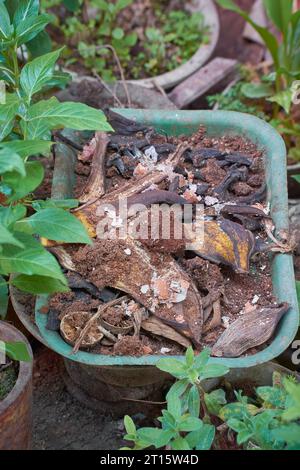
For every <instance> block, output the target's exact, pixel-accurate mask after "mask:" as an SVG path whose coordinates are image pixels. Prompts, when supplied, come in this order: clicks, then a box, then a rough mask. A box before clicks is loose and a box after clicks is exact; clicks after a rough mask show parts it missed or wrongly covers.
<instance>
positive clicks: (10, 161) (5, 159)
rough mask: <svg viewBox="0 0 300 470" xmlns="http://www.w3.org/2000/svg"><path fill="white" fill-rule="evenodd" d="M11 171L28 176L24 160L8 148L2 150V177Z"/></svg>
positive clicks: (0, 166) (0, 173)
mask: <svg viewBox="0 0 300 470" xmlns="http://www.w3.org/2000/svg"><path fill="white" fill-rule="evenodd" d="M0 145H1V144H0ZM9 171H16V172H17V173H19V174H20V175H21V176H25V175H26V171H25V165H24V162H23V160H22V158H21V157H20V156H19V155H18V154H17V153H15V152H11V151H10V150H8V149H7V148H0V175H3V174H4V173H7V172H9Z"/></svg>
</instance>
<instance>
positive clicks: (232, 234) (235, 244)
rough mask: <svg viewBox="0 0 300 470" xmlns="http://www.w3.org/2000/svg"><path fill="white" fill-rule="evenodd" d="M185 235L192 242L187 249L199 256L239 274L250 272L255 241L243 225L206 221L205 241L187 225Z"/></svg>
mask: <svg viewBox="0 0 300 470" xmlns="http://www.w3.org/2000/svg"><path fill="white" fill-rule="evenodd" d="M185 233H186V237H187V238H188V239H189V240H190V243H189V244H188V246H187V248H188V249H189V250H193V251H195V253H196V254H197V255H199V256H201V257H202V258H204V259H208V260H209V261H212V262H214V263H217V264H220V263H221V264H225V265H228V266H230V267H231V268H232V269H234V270H235V271H236V272H237V273H247V272H249V261H250V257H251V255H252V254H253V252H254V247H255V239H254V236H253V234H252V233H251V232H250V231H249V230H246V229H244V227H243V226H242V225H240V224H237V223H235V222H232V221H230V220H227V219H222V220H220V221H214V220H205V221H204V236H203V240H202V239H200V240H199V238H198V239H197V236H196V232H193V230H192V226H191V225H188V224H186V225H185Z"/></svg>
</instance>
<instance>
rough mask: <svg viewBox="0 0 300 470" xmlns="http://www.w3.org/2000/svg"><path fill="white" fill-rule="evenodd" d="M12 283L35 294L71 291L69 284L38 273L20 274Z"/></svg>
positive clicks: (24, 290)
mask: <svg viewBox="0 0 300 470" xmlns="http://www.w3.org/2000/svg"><path fill="white" fill-rule="evenodd" d="M11 284H12V285H14V286H15V287H17V289H20V290H21V291H23V292H29V293H30V294H35V295H39V294H54V293H56V292H69V290H70V289H69V288H68V286H66V285H65V284H63V283H62V282H60V281H59V280H58V279H53V278H51V277H47V276H38V275H33V276H28V275H27V274H19V275H18V276H16V277H15V278H14V279H13V280H12V281H11Z"/></svg>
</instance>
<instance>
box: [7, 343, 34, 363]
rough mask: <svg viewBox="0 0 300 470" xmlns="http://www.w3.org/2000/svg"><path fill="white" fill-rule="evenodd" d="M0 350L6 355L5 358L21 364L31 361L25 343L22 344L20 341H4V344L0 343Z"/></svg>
mask: <svg viewBox="0 0 300 470" xmlns="http://www.w3.org/2000/svg"><path fill="white" fill-rule="evenodd" d="M3 344H4V349H3ZM0 350H2V352H4V353H5V354H7V356H8V357H10V358H11V359H13V360H14V361H21V362H30V361H31V356H30V354H29V351H28V349H27V346H26V344H25V343H22V342H21V341H15V342H8V341H6V342H5V343H3V342H2V341H0Z"/></svg>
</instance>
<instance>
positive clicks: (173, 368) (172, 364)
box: [156, 359, 186, 379]
mask: <svg viewBox="0 0 300 470" xmlns="http://www.w3.org/2000/svg"><path fill="white" fill-rule="evenodd" d="M156 367H157V368H158V369H160V370H162V371H164V372H168V373H169V374H171V375H173V376H174V377H176V378H179V379H181V378H184V377H185V376H186V368H185V365H184V363H183V362H181V361H179V360H178V359H160V360H159V361H158V363H157V364H156Z"/></svg>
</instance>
